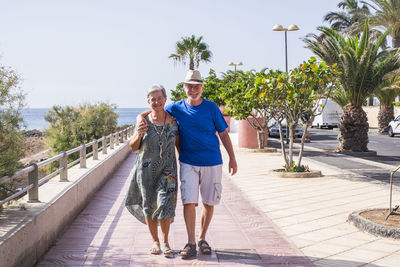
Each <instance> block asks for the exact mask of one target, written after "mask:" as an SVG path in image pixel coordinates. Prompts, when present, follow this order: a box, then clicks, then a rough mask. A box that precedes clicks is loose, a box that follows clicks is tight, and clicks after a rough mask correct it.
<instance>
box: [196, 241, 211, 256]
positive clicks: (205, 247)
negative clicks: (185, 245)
mask: <svg viewBox="0 0 400 267" xmlns="http://www.w3.org/2000/svg"><path fill="white" fill-rule="evenodd" d="M197 245H198V246H199V249H200V251H201V253H202V254H204V255H211V247H210V245H209V244H208V243H207V241H205V240H200V241H199V243H197Z"/></svg>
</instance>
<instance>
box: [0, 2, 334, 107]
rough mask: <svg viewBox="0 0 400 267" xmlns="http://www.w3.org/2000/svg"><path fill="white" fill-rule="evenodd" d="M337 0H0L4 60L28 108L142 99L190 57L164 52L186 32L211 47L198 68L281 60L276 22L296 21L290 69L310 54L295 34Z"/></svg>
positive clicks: (178, 76) (131, 103)
mask: <svg viewBox="0 0 400 267" xmlns="http://www.w3.org/2000/svg"><path fill="white" fill-rule="evenodd" d="M338 2H339V0H302V1H299V0H281V1H270V0H264V1H262V0H248V1H243V0H242V1H238V0H203V1H190V0H186V1H184V0H181V1H178V0H169V1H165V0H164V1H163V0H158V1H151V0H148V1H136V0H113V1H111V0H109V1H102V0H68V1H67V0H58V1H54V0H52V1H50V0H47V1H45V0H35V1H29V0H18V1H15V0H0V64H2V65H6V66H11V67H12V68H14V69H15V70H17V71H18V72H19V73H20V74H21V76H22V78H23V81H22V83H21V88H22V89H23V91H24V92H26V93H27V98H26V102H27V104H28V107H31V108H37V107H51V106H53V105H76V104H80V103H84V102H89V103H96V102H98V101H106V102H108V103H113V104H117V105H118V107H121V108H129V107H146V106H147V102H146V91H147V88H148V87H149V86H150V85H151V84H154V83H161V84H163V85H164V86H165V87H166V89H167V91H169V90H171V89H173V88H175V86H176V84H177V83H178V82H180V81H182V80H183V78H184V76H185V74H186V71H187V69H188V67H187V66H182V65H175V64H174V62H173V61H172V60H171V59H169V58H168V56H169V55H170V54H171V53H173V52H174V48H175V43H176V41H178V40H180V39H181V37H183V36H190V35H192V34H194V35H196V36H203V38H204V41H205V42H206V43H207V44H209V46H210V50H211V51H212V52H213V59H212V62H211V63H208V64H204V63H203V64H201V65H200V71H201V73H202V75H203V76H206V75H207V74H208V71H209V69H210V68H212V69H214V70H215V71H216V72H217V73H220V72H225V71H227V70H228V69H232V67H230V66H228V65H227V63H228V62H229V61H233V62H239V61H242V62H243V64H244V65H243V66H241V67H239V68H240V69H243V70H249V69H255V70H260V69H262V68H264V67H267V68H271V69H284V67H285V58H284V57H285V54H284V53H285V52H284V33H283V32H274V31H272V30H271V29H272V27H273V25H275V24H282V25H283V26H288V25H290V24H297V25H298V26H299V27H300V30H299V31H296V32H289V33H288V61H289V68H292V67H295V66H297V65H298V64H300V63H301V62H302V61H304V60H307V59H308V58H309V57H310V56H312V54H311V52H310V51H308V50H307V49H305V48H304V43H303V42H302V41H301V38H302V37H304V36H305V35H307V34H308V33H311V32H314V33H315V32H316V27H317V26H319V25H322V24H323V22H322V18H323V16H324V15H325V14H326V13H328V12H329V11H335V10H337V7H336V6H337V3H338Z"/></svg>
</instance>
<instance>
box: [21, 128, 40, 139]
mask: <svg viewBox="0 0 400 267" xmlns="http://www.w3.org/2000/svg"><path fill="white" fill-rule="evenodd" d="M23 136H24V137H42V136H43V133H42V132H41V131H39V130H36V129H34V130H29V131H25V132H24V133H23Z"/></svg>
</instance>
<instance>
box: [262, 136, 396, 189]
mask: <svg viewBox="0 0 400 267" xmlns="http://www.w3.org/2000/svg"><path fill="white" fill-rule="evenodd" d="M309 132H310V133H311V138H310V139H311V142H310V143H307V144H306V151H305V152H304V156H306V157H309V158H311V159H314V160H317V161H320V162H323V163H326V164H329V165H333V166H336V167H338V168H341V169H346V170H348V171H351V172H352V173H354V174H356V175H357V176H359V177H369V178H372V179H374V180H377V181H380V182H383V183H388V182H389V175H390V170H391V169H394V168H395V167H396V166H397V165H399V164H400V136H395V137H389V136H387V135H380V134H378V133H377V131H376V130H371V131H370V133H369V145H368V149H369V150H374V151H376V152H377V156H349V155H344V154H341V153H336V152H333V150H334V149H335V148H336V147H337V146H338V144H339V142H338V140H337V136H338V133H339V130H338V129H333V130H332V129H331V130H329V129H309ZM268 145H269V146H271V147H276V148H280V143H279V139H276V138H269V139H268ZM312 148H317V149H318V150H316V149H312ZM396 176H397V177H396ZM396 176H395V180H396V181H395V184H396V185H398V186H400V173H398V174H397V175H396Z"/></svg>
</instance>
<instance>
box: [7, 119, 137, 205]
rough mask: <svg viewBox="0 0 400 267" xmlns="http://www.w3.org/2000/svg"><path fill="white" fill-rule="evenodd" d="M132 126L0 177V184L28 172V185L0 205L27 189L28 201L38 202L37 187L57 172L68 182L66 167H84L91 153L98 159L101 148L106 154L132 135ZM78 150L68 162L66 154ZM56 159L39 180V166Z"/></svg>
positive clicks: (61, 179) (61, 180)
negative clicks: (56, 164) (52, 166)
mask: <svg viewBox="0 0 400 267" xmlns="http://www.w3.org/2000/svg"><path fill="white" fill-rule="evenodd" d="M133 129H134V127H133V126H129V127H127V128H125V129H123V130H121V131H119V132H116V133H112V134H110V135H108V136H103V137H102V138H100V139H97V140H94V141H92V142H90V143H88V144H84V145H81V146H79V147H76V148H73V149H71V150H68V151H63V152H61V153H60V154H58V155H55V156H54V157H51V158H49V159H46V160H44V161H41V162H38V163H34V164H31V165H30V166H28V167H26V168H24V169H22V170H20V171H18V172H16V173H15V174H14V175H12V176H10V177H8V176H5V177H3V178H1V179H0V185H1V184H4V183H7V182H10V181H12V180H14V179H16V178H18V177H20V176H22V175H24V174H28V185H26V186H24V187H23V188H20V189H19V190H18V191H17V192H15V193H14V194H12V195H11V196H9V197H7V198H5V199H3V200H1V201H0V206H1V205H3V204H5V203H7V202H9V201H11V200H13V199H15V198H17V197H18V196H20V195H22V194H24V193H25V192H27V191H28V202H38V201H39V187H40V186H41V185H42V184H44V183H46V182H47V181H48V180H49V179H50V178H52V177H54V176H55V175H57V174H60V182H68V168H69V167H71V166H73V165H75V164H77V163H78V162H79V163H80V168H86V159H87V158H88V157H90V156H92V155H93V159H94V160H98V159H99V157H98V153H99V151H100V150H101V151H102V153H103V154H107V147H109V148H110V149H114V146H115V145H117V144H118V143H123V142H124V141H125V140H127V139H128V137H130V136H132V135H133ZM99 143H101V147H99ZM88 147H92V152H90V153H86V149H87V148H88ZM78 151H79V158H78V159H76V160H74V161H72V162H70V163H68V160H67V158H68V156H69V155H71V154H73V153H76V152H78ZM56 160H58V161H59V166H60V168H59V169H57V170H56V171H54V172H52V173H50V174H48V175H46V176H45V177H43V178H42V179H40V180H39V168H40V167H45V166H47V165H49V164H50V163H52V162H54V161H56Z"/></svg>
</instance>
